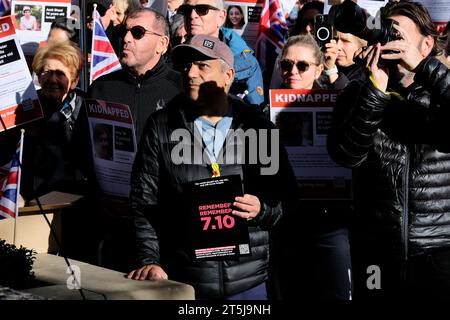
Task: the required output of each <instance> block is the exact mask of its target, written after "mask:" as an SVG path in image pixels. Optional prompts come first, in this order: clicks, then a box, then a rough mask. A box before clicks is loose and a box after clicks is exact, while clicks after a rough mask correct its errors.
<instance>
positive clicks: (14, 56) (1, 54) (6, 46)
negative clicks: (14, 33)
mask: <svg viewBox="0 0 450 320" xmlns="http://www.w3.org/2000/svg"><path fill="white" fill-rule="evenodd" d="M17 60H20V54H19V51H18V50H17V46H16V43H15V42H14V40H8V41H5V42H1V43H0V66H3V65H5V64H8V63H11V62H14V61H17Z"/></svg>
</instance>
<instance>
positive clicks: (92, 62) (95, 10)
mask: <svg viewBox="0 0 450 320" xmlns="http://www.w3.org/2000/svg"><path fill="white" fill-rule="evenodd" d="M97 14H98V13H97V4H96V3H94V10H93V11H92V20H93V21H94V23H93V26H92V43H91V62H90V63H89V70H90V71H91V72H90V73H89V81H88V84H89V85H91V83H92V73H93V70H94V67H93V64H94V57H93V54H92V51H93V50H94V41H95V28H96V24H95V19H96V17H97Z"/></svg>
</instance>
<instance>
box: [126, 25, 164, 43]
mask: <svg viewBox="0 0 450 320" xmlns="http://www.w3.org/2000/svg"><path fill="white" fill-rule="evenodd" d="M128 31H130V32H131V35H132V36H133V39H135V40H140V39H142V38H143V37H144V36H145V34H146V33H149V34H153V35H155V36H159V37H162V36H163V35H162V34H159V33H156V32H153V31H150V30H147V29H145V28H144V27H142V26H134V27H131V28H130V29H127V27H126V26H125V25H122V27H121V30H120V34H121V36H122V38H125V36H126V35H127V33H128Z"/></svg>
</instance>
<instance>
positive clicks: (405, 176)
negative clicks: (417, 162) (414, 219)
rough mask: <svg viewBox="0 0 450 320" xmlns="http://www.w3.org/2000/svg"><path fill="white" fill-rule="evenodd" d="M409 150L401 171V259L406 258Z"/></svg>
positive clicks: (405, 259)
mask: <svg viewBox="0 0 450 320" xmlns="http://www.w3.org/2000/svg"><path fill="white" fill-rule="evenodd" d="M409 157H410V152H409V150H408V149H406V157H405V170H404V172H403V194H404V196H403V217H402V244H403V248H402V249H403V260H404V261H407V260H408V230H409V228H408V221H409V219H408V218H409V217H408V211H409V210H408V209H409V167H410V161H411V160H410V158H409Z"/></svg>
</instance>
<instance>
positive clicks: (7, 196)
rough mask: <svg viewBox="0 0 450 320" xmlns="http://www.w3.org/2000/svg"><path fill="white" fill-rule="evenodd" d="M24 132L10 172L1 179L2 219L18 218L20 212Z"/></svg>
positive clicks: (0, 215) (0, 203)
mask: <svg viewBox="0 0 450 320" xmlns="http://www.w3.org/2000/svg"><path fill="white" fill-rule="evenodd" d="M22 149H23V132H22V137H21V138H20V141H19V143H18V144H17V149H16V153H15V154H14V156H13V158H12V160H11V166H10V168H9V172H8V174H7V175H6V176H5V177H4V178H2V179H0V187H1V189H0V220H2V219H8V218H12V219H14V218H16V217H17V214H18V212H19V205H18V200H19V193H20V171H21V170H20V163H21V162H22Z"/></svg>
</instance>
